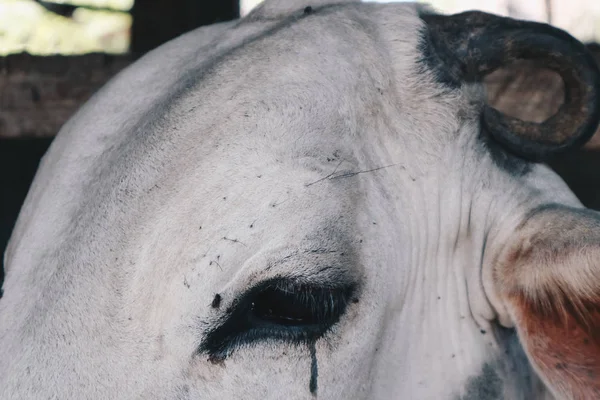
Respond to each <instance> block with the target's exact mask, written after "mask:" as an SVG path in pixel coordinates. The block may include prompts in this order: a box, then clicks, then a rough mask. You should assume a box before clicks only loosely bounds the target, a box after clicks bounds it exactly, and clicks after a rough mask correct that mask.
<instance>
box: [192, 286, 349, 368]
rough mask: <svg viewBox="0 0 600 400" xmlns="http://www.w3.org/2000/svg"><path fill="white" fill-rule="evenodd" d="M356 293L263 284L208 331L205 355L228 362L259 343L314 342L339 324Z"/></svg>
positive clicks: (333, 288)
mask: <svg viewBox="0 0 600 400" xmlns="http://www.w3.org/2000/svg"><path fill="white" fill-rule="evenodd" d="M354 294H355V286H354V285H341V286H318V285H310V284H304V283H297V282H294V281H290V280H286V279H276V280H271V281H268V282H265V283H262V284H260V285H258V286H257V287H254V288H252V289H250V290H248V291H247V292H246V293H245V294H243V295H242V296H240V297H239V298H238V299H237V300H236V301H234V302H233V305H232V306H231V308H230V309H229V310H228V311H227V313H226V315H225V317H224V318H222V319H221V321H220V322H219V323H217V324H216V326H215V327H213V328H212V329H210V330H209V332H208V333H207V335H206V337H205V340H204V341H203V342H202V344H201V346H200V351H201V352H205V353H208V354H209V355H210V356H211V357H213V358H224V357H226V356H227V355H228V354H230V353H231V352H232V351H234V350H235V349H236V348H238V347H240V346H244V345H250V344H252V343H255V342H258V341H265V340H280V341H287V342H290V343H293V344H302V343H309V342H311V341H314V340H317V339H319V338H320V337H322V336H323V335H324V334H325V333H327V331H328V330H329V329H330V328H331V327H332V326H333V325H334V324H335V323H336V322H338V321H339V319H340V317H341V316H342V314H343V313H344V312H345V310H346V307H347V304H348V302H349V301H350V299H351V298H353V296H354Z"/></svg>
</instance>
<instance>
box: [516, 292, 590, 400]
mask: <svg viewBox="0 0 600 400" xmlns="http://www.w3.org/2000/svg"><path fill="white" fill-rule="evenodd" d="M511 303H512V305H513V307H514V308H513V310H514V312H515V314H516V315H515V317H516V318H515V320H516V321H517V330H518V332H519V337H520V339H521V343H522V344H523V346H524V348H525V350H526V352H527V354H528V356H529V359H530V361H531V362H532V364H534V366H535V368H536V370H537V372H538V373H539V374H540V376H541V378H542V379H543V380H544V381H545V383H546V384H547V385H548V386H549V387H550V388H552V390H553V392H554V393H555V394H557V395H559V397H558V398H562V396H564V397H565V398H568V399H581V400H584V399H585V400H587V399H600V298H599V299H598V300H597V301H596V302H595V304H591V303H590V302H589V301H588V302H586V304H582V305H581V306H579V307H578V308H577V309H576V308H575V307H573V306H569V304H568V303H567V304H566V305H565V307H561V308H560V309H559V310H555V311H553V312H547V311H546V312H544V311H542V310H540V306H539V305H536V304H533V303H532V302H531V301H530V300H528V299H526V298H525V296H524V295H522V294H519V295H513V296H512V298H511ZM571 304H572V303H571ZM576 310H577V311H576Z"/></svg>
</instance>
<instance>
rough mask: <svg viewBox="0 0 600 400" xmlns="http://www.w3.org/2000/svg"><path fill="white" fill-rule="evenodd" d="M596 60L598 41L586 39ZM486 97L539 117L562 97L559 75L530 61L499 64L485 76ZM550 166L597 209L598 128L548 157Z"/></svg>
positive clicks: (599, 197) (524, 116)
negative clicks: (580, 142) (578, 144)
mask: <svg viewBox="0 0 600 400" xmlns="http://www.w3.org/2000/svg"><path fill="white" fill-rule="evenodd" d="M586 47H587V48H588V50H589V51H590V52H591V53H592V54H593V55H594V58H595V59H596V61H597V62H598V63H599V64H600V44H598V43H588V44H587V45H586ZM485 86H486V89H487V93H488V101H489V103H490V105H492V106H493V107H494V108H496V109H498V110H501V111H502V112H504V113H506V114H509V115H511V116H513V117H518V118H521V119H525V120H530V121H538V122H539V121H543V120H544V119H546V118H548V117H549V116H551V115H552V114H553V113H555V112H556V111H557V110H558V109H559V107H560V106H561V104H562V102H563V99H564V88H563V83H562V79H561V78H560V76H559V75H558V74H557V73H555V72H553V71H551V70H549V69H547V68H544V66H543V65H542V66H540V65H537V64H535V63H534V62H530V61H519V62H515V63H514V64H512V65H509V66H507V67H504V68H501V69H499V70H497V71H494V72H493V73H492V74H490V75H488V76H487V77H486V79H485ZM548 164H549V165H550V167H551V168H552V169H553V170H555V171H556V172H557V173H558V174H559V175H560V176H561V178H563V180H564V181H565V182H566V183H567V185H569V187H570V188H571V190H572V191H573V192H574V193H575V195H577V197H578V198H579V199H580V200H581V202H582V203H583V204H584V205H585V206H586V207H589V208H593V209H595V210H600V180H599V179H598V173H599V171H600V129H599V130H597V131H596V133H595V134H594V136H593V137H592V139H590V140H589V141H588V142H587V143H586V144H585V146H583V147H581V148H576V149H573V150H572V151H571V152H569V153H566V154H562V155H561V156H560V157H555V158H554V159H551V160H548Z"/></svg>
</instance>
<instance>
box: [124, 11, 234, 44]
mask: <svg viewBox="0 0 600 400" xmlns="http://www.w3.org/2000/svg"><path fill="white" fill-rule="evenodd" d="M208 4H210V5H208ZM131 14H132V17H133V26H132V28H131V51H132V53H134V54H143V53H145V52H147V51H149V50H152V49H154V48H155V47H157V46H159V45H161V44H162V43H165V42H167V41H169V40H171V39H173V38H174V37H177V36H179V35H181V34H182V33H185V32H188V31H190V30H192V29H194V28H197V27H199V26H202V25H209V24H214V23H217V22H223V21H229V20H232V19H235V18H239V16H240V4H239V0H217V1H212V2H208V1H200V0H136V1H135V3H134V5H133V8H132V10H131Z"/></svg>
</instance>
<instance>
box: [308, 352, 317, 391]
mask: <svg viewBox="0 0 600 400" xmlns="http://www.w3.org/2000/svg"><path fill="white" fill-rule="evenodd" d="M308 349H309V350H310V383H309V385H308V388H309V389H310V393H312V395H313V396H316V395H317V377H318V375H319V370H318V366H317V348H316V344H315V341H312V342H310V343H309V344H308Z"/></svg>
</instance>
